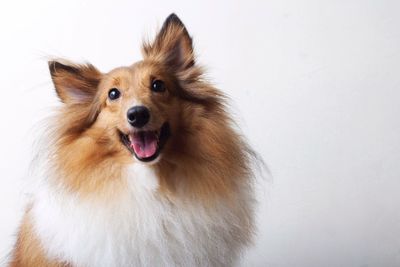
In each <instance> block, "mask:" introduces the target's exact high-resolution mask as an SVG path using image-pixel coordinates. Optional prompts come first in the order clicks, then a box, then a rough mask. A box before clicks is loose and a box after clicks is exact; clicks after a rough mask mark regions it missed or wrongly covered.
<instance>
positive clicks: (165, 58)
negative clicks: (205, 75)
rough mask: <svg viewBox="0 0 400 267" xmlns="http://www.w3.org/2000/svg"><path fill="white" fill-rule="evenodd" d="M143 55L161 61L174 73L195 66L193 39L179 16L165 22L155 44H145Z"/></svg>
mask: <svg viewBox="0 0 400 267" xmlns="http://www.w3.org/2000/svg"><path fill="white" fill-rule="evenodd" d="M142 51H143V55H144V57H145V58H151V59H153V60H156V61H160V62H162V63H163V64H165V65H166V66H167V67H169V68H171V69H172V70H173V71H182V70H185V69H188V68H190V67H192V66H193V65H194V54H193V46H192V38H191V37H190V36H189V33H188V31H187V30H186V28H185V25H183V23H182V21H181V20H180V19H179V18H178V16H177V15H175V14H171V15H169V16H168V18H167V19H166V20H165V22H164V24H163V26H162V27H161V30H160V31H159V33H158V34H157V36H156V38H155V40H154V42H153V43H151V44H149V43H144V44H143V49H142Z"/></svg>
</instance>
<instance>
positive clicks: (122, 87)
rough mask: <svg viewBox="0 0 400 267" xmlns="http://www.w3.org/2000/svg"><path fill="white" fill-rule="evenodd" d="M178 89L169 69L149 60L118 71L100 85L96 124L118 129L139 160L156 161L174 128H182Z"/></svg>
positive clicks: (122, 140) (127, 146) (104, 79)
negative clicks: (178, 120)
mask: <svg viewBox="0 0 400 267" xmlns="http://www.w3.org/2000/svg"><path fill="white" fill-rule="evenodd" d="M177 86H178V85H177V84H176V83H175V82H174V80H173V76H172V75H171V74H169V73H168V70H167V69H165V68H163V66H162V65H160V64H157V63H156V62H151V61H148V60H145V61H142V62H139V63H136V64H134V65H133V66H131V67H126V68H118V69H115V70H113V71H111V72H110V73H108V74H107V75H105V77H104V78H103V79H102V81H101V83H100V85H99V90H100V91H101V94H100V97H99V98H100V99H99V100H100V102H101V103H103V108H102V109H101V111H100V114H99V116H98V118H97V122H96V123H97V124H98V125H100V126H101V127H110V126H111V127H112V128H115V129H116V132H117V133H118V135H119V136H118V137H119V139H120V141H121V142H122V144H123V145H124V146H125V148H126V149H127V150H128V151H129V152H130V153H132V154H133V155H134V156H135V157H136V158H137V159H138V160H140V161H144V162H152V161H155V160H156V159H158V157H159V156H160V154H161V152H162V151H163V149H164V146H165V145H166V143H167V142H168V139H169V138H170V136H171V127H173V129H174V131H177V128H178V126H179V122H177V121H176V118H177V117H179V113H180V105H179V104H178V101H177V99H176V98H177V97H176V93H175V92H174V89H175V88H176V87H177Z"/></svg>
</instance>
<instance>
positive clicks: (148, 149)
mask: <svg viewBox="0 0 400 267" xmlns="http://www.w3.org/2000/svg"><path fill="white" fill-rule="evenodd" d="M119 133H120V137H121V142H122V143H123V144H124V145H125V146H126V148H127V149H128V150H129V151H130V152H131V153H132V154H134V155H135V157H136V158H137V159H138V160H140V161H143V162H150V161H153V160H155V159H156V158H157V157H158V156H159V155H160V153H161V150H162V149H163V147H164V145H165V143H166V142H167V139H168V138H169V136H170V127H169V123H168V122H165V123H164V124H163V125H162V126H161V128H160V129H159V130H155V131H147V130H146V131H135V132H132V133H129V134H124V133H122V132H119Z"/></svg>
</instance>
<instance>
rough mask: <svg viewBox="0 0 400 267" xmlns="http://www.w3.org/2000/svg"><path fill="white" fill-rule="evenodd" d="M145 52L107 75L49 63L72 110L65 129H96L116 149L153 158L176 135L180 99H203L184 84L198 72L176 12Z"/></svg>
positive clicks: (182, 109) (59, 91)
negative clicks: (138, 58)
mask: <svg viewBox="0 0 400 267" xmlns="http://www.w3.org/2000/svg"><path fill="white" fill-rule="evenodd" d="M143 55H144V59H143V60H142V61H140V62H137V63H135V64H133V65H132V66H129V67H120V68H117V69H114V70H112V71H110V72H109V73H106V74H103V73H100V72H99V71H98V70H97V69H96V68H95V67H93V66H92V65H74V64H64V63H61V62H60V61H51V62H49V67H50V71H51V75H52V79H53V82H54V84H55V87H56V91H57V94H58V96H59V97H60V99H61V100H62V102H64V103H65V105H66V107H67V113H70V114H71V118H70V120H71V126H70V127H67V128H68V131H70V132H71V129H73V130H72V131H74V132H78V133H79V134H81V133H83V132H84V131H87V130H88V129H96V130H97V132H98V133H100V134H98V135H99V136H101V138H103V139H104V137H105V136H106V137H107V139H108V141H107V142H112V143H113V145H112V146H113V149H114V150H123V151H124V152H126V153H125V154H127V153H129V155H134V156H135V157H136V159H138V160H140V161H143V162H157V160H158V159H159V157H160V155H161V154H163V153H167V152H166V151H167V150H168V144H169V143H173V140H172V141H171V139H173V138H178V136H179V131H180V130H179V128H180V127H181V123H182V121H181V118H182V117H183V115H182V114H184V113H185V112H187V111H188V110H187V108H185V105H183V104H182V101H179V100H180V99H182V98H185V99H191V100H194V101H196V99H197V101H201V96H200V95H197V96H196V95H195V94H191V93H190V88H189V89H188V88H185V87H190V86H188V84H190V83H193V81H196V79H197V78H198V77H199V76H200V75H201V72H200V70H199V69H198V68H197V67H196V66H195V64H194V56H193V48H192V40H191V38H190V36H189V35H188V33H187V31H186V28H185V27H184V25H183V24H182V22H181V21H180V20H179V19H178V18H177V17H176V16H175V15H171V16H170V17H169V18H168V19H167V20H166V21H165V23H164V25H163V27H162V29H161V30H160V32H159V33H158V34H157V37H156V39H155V41H154V42H153V43H152V44H145V45H144V46H143ZM67 116H68V115H67ZM73 116H75V118H74V117H73ZM171 146H172V145H171V144H170V145H169V147H171Z"/></svg>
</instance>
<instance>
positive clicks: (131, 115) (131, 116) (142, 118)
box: [127, 106, 150, 128]
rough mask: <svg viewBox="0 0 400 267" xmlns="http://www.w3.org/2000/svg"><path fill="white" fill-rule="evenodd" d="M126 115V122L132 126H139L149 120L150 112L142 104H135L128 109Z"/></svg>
mask: <svg viewBox="0 0 400 267" xmlns="http://www.w3.org/2000/svg"><path fill="white" fill-rule="evenodd" d="M127 116H128V122H129V123H130V124H131V125H132V126H133V127H137V128H140V127H143V126H145V125H146V123H148V122H149V119H150V112H149V110H148V109H147V108H146V107H144V106H136V107H132V108H130V109H129V110H128V114H127Z"/></svg>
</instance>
